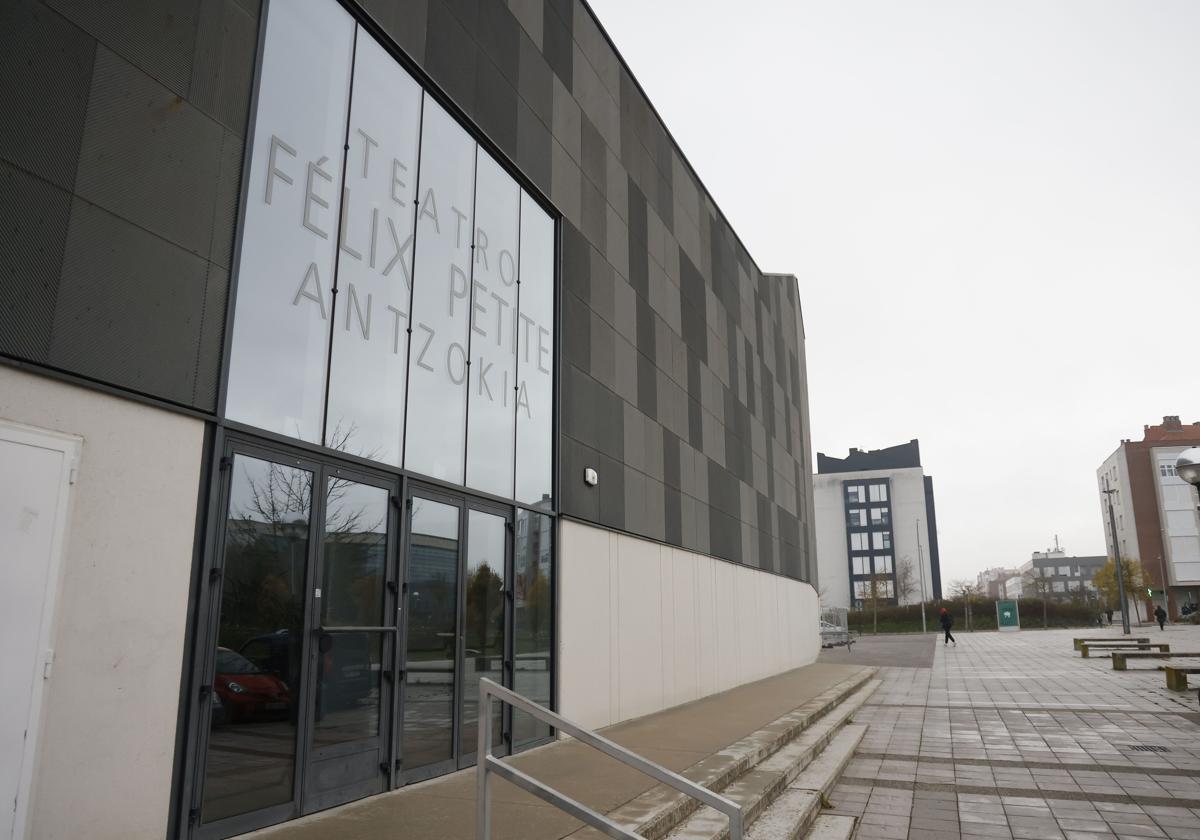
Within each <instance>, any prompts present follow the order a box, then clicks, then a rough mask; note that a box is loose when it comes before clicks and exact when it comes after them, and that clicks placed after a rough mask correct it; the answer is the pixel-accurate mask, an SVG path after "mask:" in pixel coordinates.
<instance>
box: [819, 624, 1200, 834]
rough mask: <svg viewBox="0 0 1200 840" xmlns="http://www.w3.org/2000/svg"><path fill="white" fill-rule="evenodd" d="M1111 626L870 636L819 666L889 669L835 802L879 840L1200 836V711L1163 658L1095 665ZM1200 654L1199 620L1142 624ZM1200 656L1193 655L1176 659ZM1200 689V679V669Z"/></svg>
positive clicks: (860, 718) (1142, 631) (1139, 631)
mask: <svg viewBox="0 0 1200 840" xmlns="http://www.w3.org/2000/svg"><path fill="white" fill-rule="evenodd" d="M1115 630H1116V632H1115V633H1113V632H1110V631H1109V629H1107V628H1106V629H1105V630H1104V631H1100V630H1099V629H1098V628H1093V629H1092V630H1050V631H1042V630H1024V631H1020V632H1017V633H1005V634H1001V633H995V632H990V633H974V634H973V633H965V632H963V633H960V634H959V635H958V640H959V641H958V645H957V647H948V648H947V647H944V646H943V644H942V642H941V640H940V639H937V638H935V637H934V636H933V635H932V634H931V635H928V636H921V635H916V634H914V635H908V636H886V637H878V638H871V637H865V638H864V640H863V641H862V642H860V643H859V644H856V645H855V646H854V648H853V650H851V651H848V652H847V651H844V650H840V649H838V650H835V651H830V652H827V653H825V654H823V656H822V661H825V660H826V659H828V660H829V661H831V662H839V663H840V662H851V661H858V662H860V663H861V664H871V665H879V666H881V667H880V671H879V674H878V676H879V677H880V678H882V680H883V685H882V686H881V687H880V689H879V690H878V691H877V692H876V693H875V695H874V696H873V697H872V698H871V699H870V701H869V702H868V704H867V705H866V706H864V708H863V709H862V710H861V711H860V713H859V714H858V715H856V716H855V722H856V723H865V724H868V726H869V729H868V731H867V734H866V737H865V738H864V739H863V742H862V744H861V745H860V747H859V749H858V752H857V753H855V757H854V759H853V760H852V761H851V763H850V765H849V766H848V767H847V769H846V772H845V775H844V776H843V777H842V780H841V782H840V783H839V785H838V786H837V787H836V788H835V789H834V791H833V794H832V796H831V797H830V799H831V801H832V803H833V807H834V811H835V812H836V813H843V814H851V815H854V816H857V817H860V818H861V822H860V827H859V830H858V837H859V838H870V840H906V838H913V840H918V838H919V840H958V839H959V838H961V840H968V839H969V838H980V839H981V840H982V838H988V840H993V839H994V840H1005V838H1015V839H1019V838H1029V840H1114V838H1147V837H1158V838H1171V839H1172V840H1200V706H1198V705H1197V696H1196V691H1195V690H1192V691H1188V692H1176V691H1170V690H1168V689H1167V688H1166V683H1165V679H1164V676H1163V673H1162V671H1160V670H1158V667H1159V666H1160V665H1162V664H1163V662H1164V660H1152V659H1145V660H1130V665H1129V670H1128V671H1115V672H1114V671H1113V670H1112V664H1111V662H1110V661H1109V659H1108V658H1107V657H1105V656H1100V657H1099V658H1089V659H1083V658H1081V657H1080V655H1079V653H1077V652H1076V651H1075V650H1074V649H1073V646H1072V644H1071V640H1072V638H1074V637H1076V636H1110V635H1119V634H1120V628H1119V627H1118V628H1115ZM1134 634H1135V635H1140V636H1150V637H1151V638H1152V640H1153V641H1156V642H1158V641H1165V642H1169V643H1170V644H1171V646H1172V649H1173V650H1177V651H1197V650H1200V647H1197V645H1200V627H1194V626H1191V625H1180V626H1168V627H1167V629H1166V631H1165V632H1161V631H1159V629H1158V627H1154V628H1152V629H1151V628H1149V627H1142V628H1134ZM1171 662H1172V663H1173V664H1174V663H1179V662H1185V663H1186V664H1189V665H1195V664H1200V662H1197V661H1196V660H1171ZM1193 682H1194V683H1200V676H1197V677H1195V678H1193Z"/></svg>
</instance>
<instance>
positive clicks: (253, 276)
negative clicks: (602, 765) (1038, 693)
mask: <svg viewBox="0 0 1200 840" xmlns="http://www.w3.org/2000/svg"><path fill="white" fill-rule="evenodd" d="M0 46H2V47H3V48H2V49H0V56H2V58H0V66H2V70H0V72H3V74H4V78H5V80H6V82H8V84H6V85H4V86H3V88H2V90H0V100H2V102H0V107H2V108H3V113H5V115H7V116H9V117H10V119H9V120H7V121H6V125H7V126H8V129H6V131H5V132H3V133H2V135H0V179H2V180H3V189H4V191H5V194H6V196H10V197H11V198H12V199H13V200H11V201H6V202H4V203H3V205H2V206H0V216H2V217H3V219H2V221H3V224H2V225H0V230H3V231H4V233H3V235H2V236H0V260H2V261H3V274H2V280H0V282H2V283H3V284H4V291H5V296H4V306H3V307H0V470H3V473H4V474H5V475H8V476H21V480H20V481H18V482H14V481H12V480H10V481H8V482H5V483H4V484H5V489H4V490H3V491H2V492H0V512H2V513H3V514H4V522H6V523H8V524H6V525H3V526H0V553H2V554H4V555H5V556H6V558H16V559H15V560H13V561H12V563H11V564H10V565H8V566H6V567H5V571H4V576H5V577H4V579H3V580H0V634H2V635H3V636H4V638H5V639H6V646H5V651H4V653H3V656H4V657H5V659H4V661H3V664H4V666H5V668H4V671H5V673H6V674H18V675H20V679H16V680H13V681H9V682H8V684H7V685H6V687H5V688H4V689H3V691H4V693H3V694H0V710H2V711H0V785H3V787H2V788H0V798H4V799H5V801H14V802H16V804H17V808H16V812H15V814H14V820H13V822H12V824H11V831H10V834H11V835H12V836H15V837H20V838H25V837H37V838H68V837H84V836H86V837H94V838H122V840H129V838H162V837H164V836H167V837H172V838H220V837H227V836H231V835H233V834H237V833H240V832H243V831H247V830H251V829H254V828H257V827H261V826H265V825H270V824H275V823H279V822H283V821H286V820H289V819H292V818H295V817H298V816H300V815H302V814H307V813H311V812H313V811H317V810H321V809H323V808H328V807H331V806H334V805H337V804H339V803H341V802H346V801H349V800H352V799H356V798H360V797H363V796H370V795H373V794H376V793H380V792H383V791H386V790H392V789H395V788H398V787H401V786H403V785H406V784H409V783H412V782H415V781H419V780H421V779H426V778H429V777H431V776H434V775H438V774H442V773H447V772H450V771H453V770H455V769H458V768H463V767H467V766H469V765H471V764H472V763H473V762H474V758H475V756H474V744H475V740H474V729H475V722H476V721H477V717H478V714H479V710H478V709H477V689H478V679H479V678H480V677H490V678H492V679H494V680H496V681H498V682H502V683H504V684H506V685H509V686H512V687H514V688H515V689H516V690H517V691H519V692H521V693H523V694H526V695H527V696H529V697H531V698H532V699H534V700H536V701H539V702H542V703H546V704H548V705H551V706H553V707H555V708H557V709H559V710H560V711H561V712H562V713H564V714H566V715H567V716H568V717H571V718H574V719H576V720H578V721H579V722H581V723H583V724H584V725H587V726H603V725H607V724H611V723H615V722H617V721H620V720H626V719H629V718H632V717H636V716H639V715H643V714H647V713H649V712H653V711H656V710H658V709H662V708H666V707H669V706H672V705H676V704H678V703H683V702H687V701H689V700H693V699H696V698H698V697H702V696H705V695H707V694H711V693H714V692H717V691H721V690H724V689H727V688H730V687H733V686H735V685H739V684H742V683H745V682H749V681H751V680H755V679H759V678H762V677H765V676H768V675H770V674H774V673H778V672H780V671H783V670H786V669H789V668H793V667H797V666H799V665H803V664H807V663H808V662H811V661H812V660H813V659H815V657H816V654H817V651H818V650H819V640H818V635H817V596H816V590H815V585H816V582H817V568H816V563H815V561H814V555H815V538H816V532H815V527H814V524H813V522H814V516H813V496H812V490H811V485H812V481H811V472H812V469H811V462H810V456H809V454H808V453H809V451H810V450H809V445H810V444H809V433H808V404H807V394H806V389H807V385H806V377H805V357H804V329H803V323H802V319H801V310H800V301H799V296H798V290H797V286H796V281H795V278H794V277H792V276H790V275H779V274H768V273H764V272H763V271H762V270H761V269H760V268H759V267H758V266H757V265H756V264H755V263H754V261H753V260H752V258H751V257H750V255H749V254H748V253H747V251H746V249H745V248H744V246H743V245H742V243H741V241H740V240H739V239H738V238H737V235H736V234H735V233H734V231H733V230H732V229H731V228H730V227H729V225H728V223H727V222H726V220H725V218H724V217H723V215H722V214H721V213H720V211H719V210H718V209H717V207H716V206H715V204H714V203H713V201H712V198H711V197H710V196H709V194H708V193H707V192H706V191H705V189H704V187H703V185H702V184H701V182H700V181H699V179H698V177H697V176H696V174H695V172H694V171H693V170H692V168H691V166H690V165H689V163H688V162H687V160H686V158H685V157H684V156H683V154H682V152H681V151H680V149H679V148H678V146H677V145H676V143H675V142H674V140H673V138H672V137H671V135H670V134H669V132H668V131H667V129H666V127H665V126H664V125H663V124H662V121H661V120H660V118H659V117H658V115H657V113H656V112H655V111H654V109H653V107H652V106H651V105H650V103H649V102H648V101H647V99H646V97H645V95H644V93H643V92H642V90H641V88H640V87H639V86H638V84H637V82H636V81H635V80H634V78H633V76H632V75H631V73H630V71H629V68H628V67H627V66H626V65H625V63H624V62H623V60H622V59H621V58H620V56H619V54H618V53H617V51H616V49H615V48H614V47H613V45H612V43H611V42H610V40H609V39H608V37H607V35H606V34H605V33H604V31H603V29H602V28H601V26H600V24H599V23H598V22H597V20H596V18H595V17H594V15H593V14H592V12H591V11H590V9H589V8H588V7H587V6H586V4H584V3H582V2H580V0H510V2H507V3H505V2H500V0H471V2H466V0H395V1H394V2H387V0H361V2H351V0H346V2H339V0H287V2H285V1H284V0H272V2H257V0H165V1H164V2H161V3H151V4H140V5H136V6H133V5H124V4H122V5H120V7H119V8H117V9H113V8H110V7H109V6H107V5H104V4H80V3H66V2H60V1H59V0H13V2H9V3H5V4H3V8H2V10H0ZM493 714H495V727H494V729H493V731H494V732H495V733H496V738H497V750H498V751H500V752H504V751H508V750H519V749H524V748H527V747H529V746H531V745H535V744H538V743H542V742H544V741H545V740H547V739H548V738H550V737H552V733H551V732H549V731H548V730H545V729H543V728H541V727H539V726H536V725H534V724H533V723H532V722H531V721H529V720H526V719H523V718H522V717H521V716H520V715H513V714H511V713H509V712H503V713H501V712H498V711H494V712H493ZM399 830H401V831H402V827H401V828H400V829H399ZM5 836H8V835H5Z"/></svg>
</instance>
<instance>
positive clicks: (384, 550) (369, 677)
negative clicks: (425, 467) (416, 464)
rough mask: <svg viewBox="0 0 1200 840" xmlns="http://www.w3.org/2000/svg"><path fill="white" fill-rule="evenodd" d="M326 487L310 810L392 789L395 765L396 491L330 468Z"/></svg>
mask: <svg viewBox="0 0 1200 840" xmlns="http://www.w3.org/2000/svg"><path fill="white" fill-rule="evenodd" d="M322 490H323V492H324V498H323V500H322V501H323V505H322V521H323V527H322V530H321V542H320V550H319V552H318V554H317V569H316V574H315V578H316V586H315V588H314V590H313V608H312V619H311V625H312V629H311V632H310V640H309V642H310V643H309V651H308V673H309V679H308V683H307V694H308V696H309V697H310V698H311V702H310V703H309V715H308V719H309V726H308V728H307V729H308V754H307V768H306V772H305V774H304V807H303V811H304V812H305V813H308V812H311V811H316V810H320V809H322V808H328V807H331V806H332V805H337V804H339V803H342V802H348V801H350V800H352V799H358V798H360V797H363V796H368V795H370V794H373V793H380V792H382V791H384V790H386V789H387V786H388V780H389V777H390V774H391V769H392V763H391V760H390V753H391V749H390V741H391V738H390V725H389V724H390V719H391V711H392V683H393V678H394V668H393V658H394V656H395V643H396V635H397V625H396V600H397V587H396V585H395V578H394V577H393V572H392V566H393V563H392V562H391V558H392V557H394V556H395V550H394V547H395V540H394V538H393V534H394V528H393V527H392V521H393V516H392V505H391V504H390V499H391V498H393V497H394V493H393V490H394V487H392V486H390V484H389V483H374V482H371V481H369V480H368V479H365V478H363V477H362V476H358V475H354V474H351V473H347V472H345V471H342V470H326V471H325V473H324V483H323V487H322ZM389 584H391V585H390V586H389Z"/></svg>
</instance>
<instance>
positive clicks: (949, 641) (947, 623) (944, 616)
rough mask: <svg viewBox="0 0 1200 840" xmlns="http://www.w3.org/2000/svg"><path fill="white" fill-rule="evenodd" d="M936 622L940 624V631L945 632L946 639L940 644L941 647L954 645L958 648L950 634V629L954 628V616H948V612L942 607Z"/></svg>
mask: <svg viewBox="0 0 1200 840" xmlns="http://www.w3.org/2000/svg"><path fill="white" fill-rule="evenodd" d="M938 620H939V621H941V623H942V629H943V630H945V631H946V639H945V641H943V642H942V644H943V645H954V646H955V647H958V642H956V641H955V640H954V636H952V635H951V634H950V628H951V627H952V626H954V616H952V615H950V610H948V609H946V608H945V607H942V612H941V614H940V615H939V616H938Z"/></svg>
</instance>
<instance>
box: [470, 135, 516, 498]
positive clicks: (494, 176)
mask: <svg viewBox="0 0 1200 840" xmlns="http://www.w3.org/2000/svg"><path fill="white" fill-rule="evenodd" d="M477 166H478V170H477V174H476V178H475V183H476V188H475V224H474V231H475V243H474V244H475V260H474V269H473V276H472V278H471V346H470V358H471V361H472V365H471V371H470V374H471V376H472V377H473V378H474V380H475V381H474V382H473V383H472V387H471V389H470V398H469V403H468V411H467V485H468V486H469V487H472V488H475V489H479V490H484V491H487V492H489V493H494V494H496V495H498V496H511V495H512V492H513V427H514V423H515V422H516V417H515V415H514V414H513V410H512V406H511V404H510V403H509V399H508V396H509V395H508V388H509V387H510V385H509V383H511V382H512V381H513V380H514V378H515V376H516V363H517V360H516V345H515V343H514V338H515V336H514V318H513V313H514V312H516V309H517V306H516V304H517V286H516V282H515V271H514V270H513V269H514V265H513V264H512V262H511V258H510V263H509V266H508V270H509V271H510V272H512V275H514V276H510V277H509V279H510V280H512V281H513V282H505V260H504V257H503V254H505V253H506V252H507V253H508V254H515V253H517V249H518V247H519V243H520V232H521V228H520V213H521V190H520V188H519V187H518V186H517V183H516V181H514V180H513V179H512V177H511V176H509V174H508V173H507V172H505V171H504V169H503V168H502V167H501V166H500V165H499V164H498V163H496V161H494V160H492V159H491V158H490V157H488V156H487V154H485V153H484V152H483V151H482V150H481V151H480V152H479V160H478V163H477Z"/></svg>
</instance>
